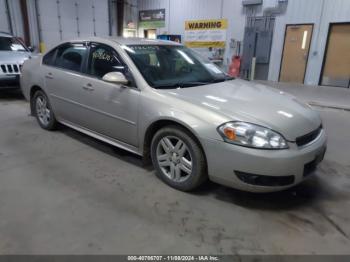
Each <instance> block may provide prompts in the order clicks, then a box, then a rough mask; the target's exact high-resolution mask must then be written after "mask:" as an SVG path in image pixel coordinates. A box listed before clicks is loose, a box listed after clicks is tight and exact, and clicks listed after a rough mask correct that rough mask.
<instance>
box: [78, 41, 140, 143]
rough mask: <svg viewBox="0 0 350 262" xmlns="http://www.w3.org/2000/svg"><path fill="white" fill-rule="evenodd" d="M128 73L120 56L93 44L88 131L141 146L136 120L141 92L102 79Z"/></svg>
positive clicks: (87, 79) (87, 82)
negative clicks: (114, 74)
mask: <svg viewBox="0 0 350 262" xmlns="http://www.w3.org/2000/svg"><path fill="white" fill-rule="evenodd" d="M114 71H119V72H123V73H124V72H125V71H127V66H126V65H125V64H124V63H123V62H122V61H121V59H120V56H119V55H118V53H117V52H116V51H115V50H114V49H113V48H111V47H110V46H107V45H104V44H98V43H96V44H91V46H90V55H89V59H88V66H87V70H86V77H85V78H84V79H83V80H82V84H83V85H84V86H86V89H85V92H84V95H83V97H84V100H85V101H86V103H87V104H88V105H89V113H88V115H87V116H86V117H88V118H89V119H90V125H89V129H91V130H93V131H95V132H98V133H99V134H102V135H105V136H107V137H110V138H113V139H116V140H118V141H120V142H124V143H126V144H128V145H132V146H135V147H137V146H138V136H137V117H138V107H139V95H140V91H139V89H137V88H136V87H135V86H122V85H118V84H113V83H107V82H105V81H103V80H102V78H103V76H104V75H105V74H107V73H110V72H114Z"/></svg>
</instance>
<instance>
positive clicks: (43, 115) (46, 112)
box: [35, 95, 51, 126]
mask: <svg viewBox="0 0 350 262" xmlns="http://www.w3.org/2000/svg"><path fill="white" fill-rule="evenodd" d="M35 109H36V114H37V116H38V119H39V121H40V123H41V124H42V125H44V126H48V125H49V123H50V120H51V111H50V108H49V105H48V102H47V98H46V97H45V96H42V95H39V96H38V97H37V98H36V101H35Z"/></svg>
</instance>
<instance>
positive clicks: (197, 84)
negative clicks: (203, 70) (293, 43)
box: [154, 82, 209, 89]
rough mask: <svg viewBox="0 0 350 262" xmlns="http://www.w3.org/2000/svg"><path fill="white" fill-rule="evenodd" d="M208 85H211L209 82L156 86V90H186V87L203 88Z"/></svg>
mask: <svg viewBox="0 0 350 262" xmlns="http://www.w3.org/2000/svg"><path fill="white" fill-rule="evenodd" d="M207 84H209V82H179V83H174V84H164V85H154V88H159V89H167V88H169V89H171V88H185V87H193V86H202V85H207Z"/></svg>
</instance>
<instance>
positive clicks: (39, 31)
mask: <svg viewBox="0 0 350 262" xmlns="http://www.w3.org/2000/svg"><path fill="white" fill-rule="evenodd" d="M34 8H35V15H36V23H37V30H38V37H39V52H40V53H44V52H45V43H44V42H43V37H42V29H41V21H40V10H39V4H38V0H35V1H34Z"/></svg>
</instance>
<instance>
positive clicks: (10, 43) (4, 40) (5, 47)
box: [0, 36, 27, 51]
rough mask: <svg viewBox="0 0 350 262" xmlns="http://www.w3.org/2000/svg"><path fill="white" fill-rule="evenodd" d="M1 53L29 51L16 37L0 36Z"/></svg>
mask: <svg viewBox="0 0 350 262" xmlns="http://www.w3.org/2000/svg"><path fill="white" fill-rule="evenodd" d="M0 51H27V49H26V48H25V47H24V45H23V44H22V43H21V42H20V41H19V40H18V39H17V38H15V37H1V36H0Z"/></svg>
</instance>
